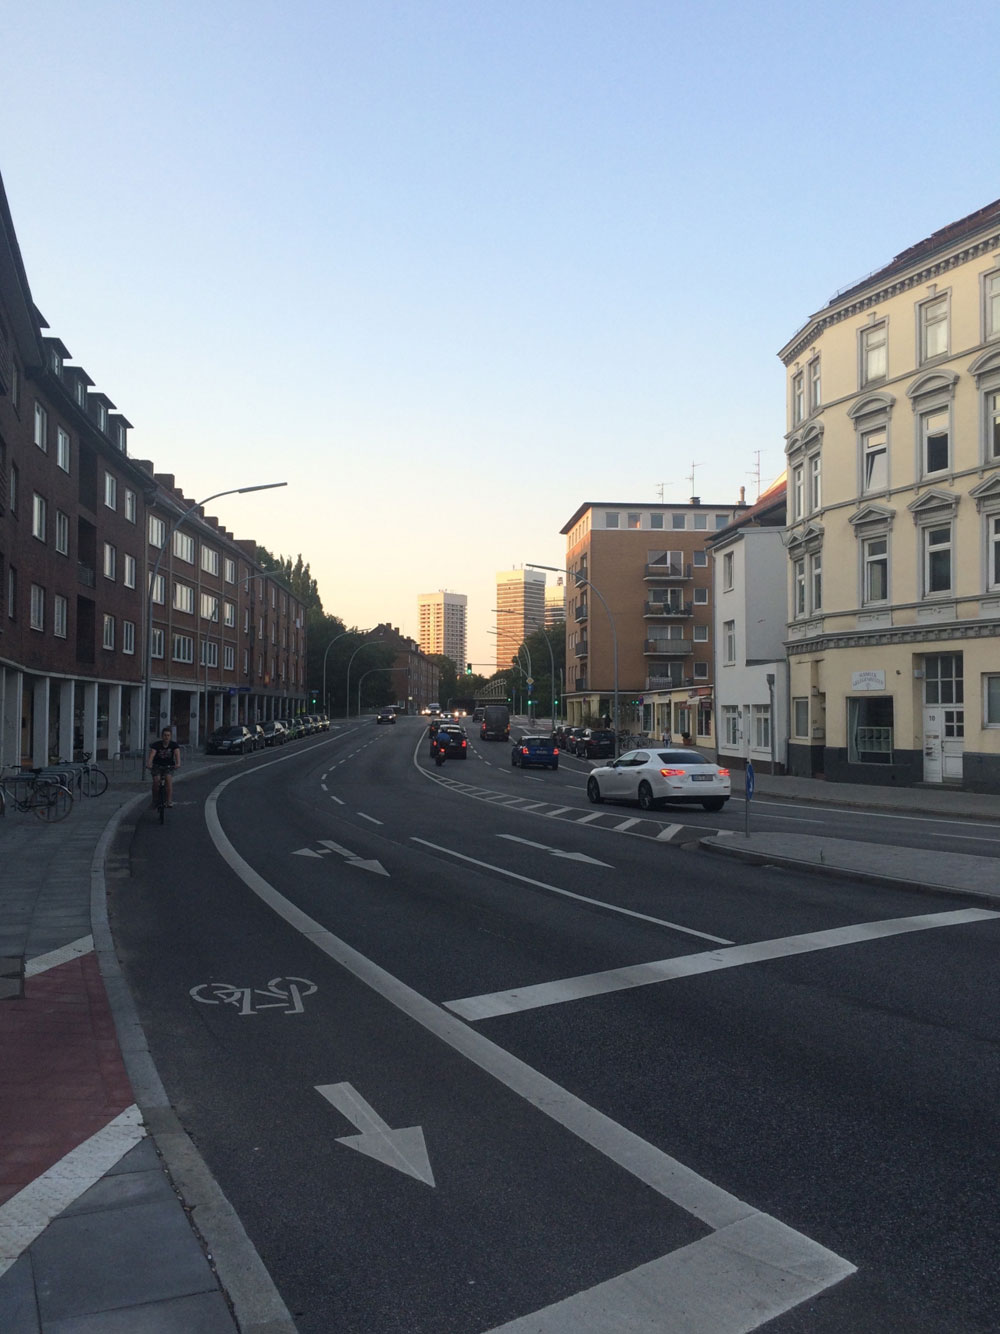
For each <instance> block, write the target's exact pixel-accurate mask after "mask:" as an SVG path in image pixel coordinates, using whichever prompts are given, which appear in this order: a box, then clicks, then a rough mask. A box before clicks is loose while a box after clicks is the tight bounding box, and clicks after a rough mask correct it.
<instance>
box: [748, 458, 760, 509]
mask: <svg viewBox="0 0 1000 1334" xmlns="http://www.w3.org/2000/svg"><path fill="white" fill-rule="evenodd" d="M753 456H754V460H755V461H754V466H753V467H752V468H751V469H750V471H749V472H748V473H747V476H748V477H752V478H753V480H754V484H755V486H756V487H757V495H756V497H755V499H757V500H760V450H759V449H755V450H754V452H753Z"/></svg>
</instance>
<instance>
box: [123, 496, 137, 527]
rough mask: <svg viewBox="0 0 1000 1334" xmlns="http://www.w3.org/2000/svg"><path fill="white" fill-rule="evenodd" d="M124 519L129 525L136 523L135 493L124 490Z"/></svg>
mask: <svg viewBox="0 0 1000 1334" xmlns="http://www.w3.org/2000/svg"><path fill="white" fill-rule="evenodd" d="M125 517H126V519H128V521H129V523H135V521H136V507H135V492H134V491H130V490H129V488H128V487H126V488H125Z"/></svg>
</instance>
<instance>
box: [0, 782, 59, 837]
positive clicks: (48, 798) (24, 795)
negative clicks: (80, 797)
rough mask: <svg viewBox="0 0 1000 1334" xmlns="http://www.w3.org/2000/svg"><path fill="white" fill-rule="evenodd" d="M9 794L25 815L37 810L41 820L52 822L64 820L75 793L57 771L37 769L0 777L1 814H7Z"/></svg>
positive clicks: (17, 808)
mask: <svg viewBox="0 0 1000 1334" xmlns="http://www.w3.org/2000/svg"><path fill="white" fill-rule="evenodd" d="M19 788H20V789H21V790H20V792H19V791H18V789H19ZM8 797H9V798H10V800H11V802H12V803H13V806H14V809H15V810H18V811H20V812H21V813H22V815H26V814H27V813H28V812H29V811H34V813H35V815H36V816H37V817H38V819H39V820H45V821H46V822H47V823H49V824H54V823H55V822H56V821H57V820H65V818H66V816H67V815H69V813H70V811H71V810H72V809H73V793H72V792H71V791H70V790H69V788H68V787H66V785H65V784H64V783H63V782H62V781H61V780H60V779H59V778H57V777H55V776H54V775H53V776H43V775H42V774H41V772H40V771H38V770H34V771H32V772H31V773H20V774H15V775H13V777H11V778H9V779H7V778H0V816H5V815H6V814H7V799H8Z"/></svg>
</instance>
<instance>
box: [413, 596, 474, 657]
mask: <svg viewBox="0 0 1000 1334" xmlns="http://www.w3.org/2000/svg"><path fill="white" fill-rule="evenodd" d="M467 613H468V598H467V597H466V595H465V594H464V593H448V592H445V590H444V589H441V590H440V591H439V592H437V593H421V594H420V596H419V597H418V599H417V614H418V618H419V626H420V641H419V642H420V651H421V652H422V653H443V654H444V656H445V657H446V658H451V660H452V662H453V663H454V664H455V666H456V667H457V668H458V669H459V671H461V670H463V669H464V667H465V664H466V661H467V657H466V650H467V647H468V637H467V630H466V618H467Z"/></svg>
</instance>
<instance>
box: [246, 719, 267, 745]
mask: <svg viewBox="0 0 1000 1334" xmlns="http://www.w3.org/2000/svg"><path fill="white" fill-rule="evenodd" d="M247 727H248V729H249V731H250V735H251V736H252V737H253V748H254V750H263V749H264V747H265V746H266V745H267V737H266V736H265V735H264V729H263V727H261V725H260V723H247Z"/></svg>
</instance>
